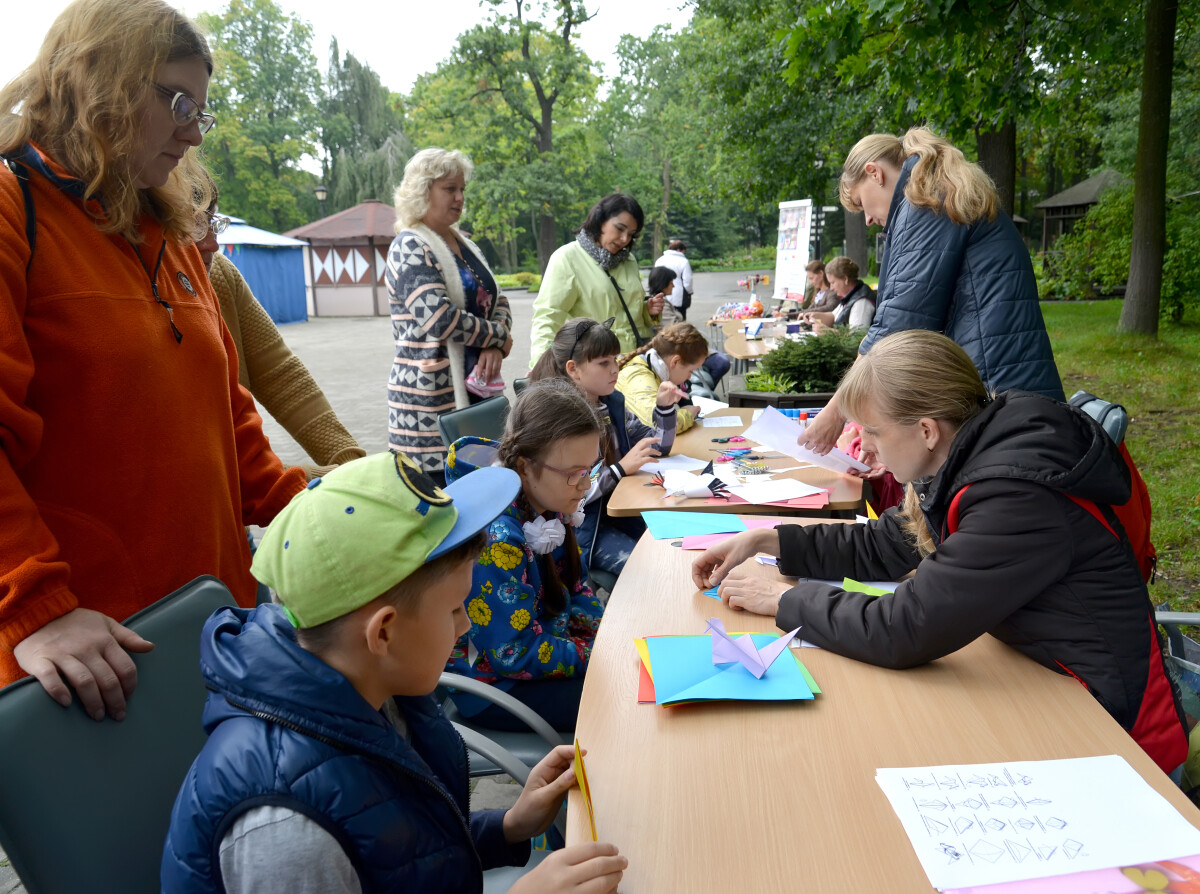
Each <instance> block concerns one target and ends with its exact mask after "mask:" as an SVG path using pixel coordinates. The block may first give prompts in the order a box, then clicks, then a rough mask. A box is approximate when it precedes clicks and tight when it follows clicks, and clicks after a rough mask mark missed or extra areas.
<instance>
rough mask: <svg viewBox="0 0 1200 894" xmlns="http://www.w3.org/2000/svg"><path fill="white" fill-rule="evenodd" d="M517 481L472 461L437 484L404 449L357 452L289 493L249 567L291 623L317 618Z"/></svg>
mask: <svg viewBox="0 0 1200 894" xmlns="http://www.w3.org/2000/svg"><path fill="white" fill-rule="evenodd" d="M520 488H521V479H520V478H519V477H518V476H517V473H516V472H513V471H511V470H509V469H501V468H482V469H476V470H475V471H473V472H471V473H470V474H469V475H465V476H463V477H462V478H460V479H458V480H457V481H455V482H454V483H453V484H451V485H449V486H448V487H447V488H446V489H445V490H443V489H441V488H439V487H438V486H437V485H435V484H434V483H433V480H432V479H431V478H430V477H429V476H428V475H427V474H425V473H424V472H422V471H421V470H420V468H418V467H417V465H416V464H415V463H414V462H413V461H412V460H410V459H409V458H408V457H406V456H404V455H403V454H398V453H380V454H376V455H374V456H368V457H364V458H363V459H358V460H354V461H353V462H349V463H346V464H345V465H342V466H339V467H338V468H336V469H334V470H333V471H332V472H330V473H329V474H328V475H325V476H324V477H323V478H316V479H313V480H312V481H310V482H309V484H308V487H307V488H306V489H305V490H303V491H301V492H300V493H299V494H297V495H296V496H295V497H293V498H292V501H291V502H290V503H288V505H287V506H285V507H284V508H283V510H282V511H281V512H280V513H279V514H278V515H277V516H275V520H274V521H273V522H271V525H270V527H268V528H267V531H266V533H265V534H264V535H263V539H262V543H261V544H259V547H258V551H257V552H256V553H255V554H254V564H253V565H252V566H251V568H250V570H251V571H252V572H253V573H254V576H255V577H256V578H257V579H258V580H260V581H262V582H263V583H264V584H267V585H268V586H270V587H271V588H272V589H274V590H275V592H276V594H278V597H279V601H280V603H281V604H282V605H283V607H284V611H285V612H286V613H287V616H288V618H289V619H290V620H291V622H292V623H293V624H294V625H295V626H297V627H301V628H308V627H316V626H317V625H319V624H324V623H325V622H327V621H332V620H333V619H334V618H340V617H341V616H342V615H345V614H349V613H350V612H352V611H354V610H355V609H358V608H361V607H362V606H364V605H366V604H367V603H368V602H370V601H371V600H373V599H376V598H377V597H379V596H381V595H383V594H384V593H385V592H387V591H388V590H389V589H391V588H392V587H394V586H395V585H396V584H398V583H400V582H401V581H402V580H404V579H405V578H407V577H408V576H409V575H410V574H412V573H413V572H414V571H416V570H417V569H418V568H420V567H421V566H422V565H424V564H425V563H426V562H429V561H432V560H433V559H436V558H438V557H439V556H442V555H445V554H446V553H448V552H450V551H451V550H452V549H454V548H455V547H457V546H459V545H461V544H463V543H465V542H466V541H468V540H470V539H471V538H472V537H474V536H475V535H476V534H477V533H479V532H480V531H482V530H484V529H485V528H486V527H487V526H488V525H490V524H491V523H492V521H494V520H495V518H496V517H497V516H498V515H500V513H502V512H503V511H504V510H505V509H506V508H507V507H508V506H509V505H510V504H511V503H512V501H513V500H515V499H516V497H517V493H518V491H519V490H520Z"/></svg>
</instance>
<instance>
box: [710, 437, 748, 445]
mask: <svg viewBox="0 0 1200 894" xmlns="http://www.w3.org/2000/svg"><path fill="white" fill-rule="evenodd" d="M745 441H746V439H745V438H743V437H742V436H741V435H730V436H729V437H728V438H713V439H712V442H713V443H714V444H743V443H745Z"/></svg>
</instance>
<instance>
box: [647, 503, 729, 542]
mask: <svg viewBox="0 0 1200 894" xmlns="http://www.w3.org/2000/svg"><path fill="white" fill-rule="evenodd" d="M642 521H644V522H645V523H646V527H648V528H649V529H650V534H651V536H652V537H653V538H654V539H655V540H672V539H674V538H676V537H690V536H691V535H692V534H738V533H741V532H742V531H744V530H746V523H745V522H744V521H742V520H741V519H740V518H738V517H737V516H736V515H734V514H733V513H730V512H671V511H665V510H654V511H651V512H643V513H642Z"/></svg>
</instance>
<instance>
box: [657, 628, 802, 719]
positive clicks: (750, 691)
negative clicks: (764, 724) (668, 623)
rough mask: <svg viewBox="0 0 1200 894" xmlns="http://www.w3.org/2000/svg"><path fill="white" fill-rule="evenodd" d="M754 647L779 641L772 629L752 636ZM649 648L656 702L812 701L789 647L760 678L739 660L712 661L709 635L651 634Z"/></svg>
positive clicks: (665, 703)
mask: <svg viewBox="0 0 1200 894" xmlns="http://www.w3.org/2000/svg"><path fill="white" fill-rule="evenodd" d="M753 637H754V642H755V644H756V645H760V646H764V645H767V644H768V643H770V641H771V640H773V639H775V638H776V636H775V634H773V633H755V634H753ZM646 648H647V649H648V650H649V653H650V667H651V669H652V673H653V675H654V700H655V702H657V703H658V704H660V705H670V704H674V703H676V702H689V701H712V700H717V699H735V700H741V701H800V700H811V699H812V698H813V697H814V696H813V691H812V689H810V688H809V686H808V683H807V682H806V680H805V675H804V673H803V672H802V671H801V669H800V665H799V664H798V663H797V661H796V659H795V657H794V656H793V655H792V650H791V649H784V650H783V654H781V655H780V656H779V657H778V658H776V659H775V661H774V662H773V663H772V664H771V666H770V667H769V668H767V672H766V673H765V674H763V676H762V678H761V679H756V678H755V676H754V674H752V673H750V671H748V670H746V668H745V667H744V666H742V665H741V664H713V652H712V637H711V636H648V637H646Z"/></svg>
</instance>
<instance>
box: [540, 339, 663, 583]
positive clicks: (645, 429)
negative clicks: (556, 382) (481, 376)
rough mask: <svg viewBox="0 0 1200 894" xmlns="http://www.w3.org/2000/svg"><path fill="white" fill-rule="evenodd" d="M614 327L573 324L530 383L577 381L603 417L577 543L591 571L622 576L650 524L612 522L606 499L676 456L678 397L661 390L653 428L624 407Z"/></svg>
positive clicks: (628, 520)
mask: <svg viewBox="0 0 1200 894" xmlns="http://www.w3.org/2000/svg"><path fill="white" fill-rule="evenodd" d="M612 322H613V321H612V320H611V319H610V320H606V321H605V322H604V323H597V322H596V321H595V320H589V319H588V318H586V317H580V318H578V319H575V320H568V321H567V324H566V325H565V326H563V327H562V329H560V330H558V335H556V336H555V337H554V341H553V342H552V343H551V344H550V348H549V350H547V351H546V353H545V354H543V355H542V359H541V360H539V361H538V362H537V364H536V365H535V366H534V368H533V372H532V373H530V378H531V379H532V380H533V381H534V382H538V381H541V380H543V379H549V378H553V377H557V378H560V379H565V380H567V381H570V382H573V383H574V384H575V387H577V388H578V389H579V390H580V391H581V392H583V396H584V397H585V398H587V401H588V403H589V404H591V405H592V407H593V408H594V409H595V410H596V412H597V414H598V415H599V416H600V421H601V422H602V423H603V425H604V431H603V433H602V434H601V435H600V446H601V449H602V451H603V453H604V459H603V462H602V463H601V466H600V471H599V474H598V475H596V476H595V477H594V478H593V480H592V486H591V489H590V490H589V491H588V493H587V496H586V497H585V498H584V520H583V523H582V524H581V525H580V526H579V527H578V528H577V529H576V532H575V536H576V538H577V539H578V540H579V544H580V547H581V549H582V550H583V555H584V558H585V561H586V562H587V566H588V567H589V568H600V569H601V570H603V571H607V572H609V573H611V574H620V573H621V572H622V571H623V570H624V568H625V562H626V560H628V558H629V554H630V553H631V552H633V547H634V545H635V544H636V543H637V541H638V538H639V537H641V536H642V534H643V533H645V531H646V525H645V523H644V522H643V521H642V520H641V517H640V516H639V517H636V518H633V517H630V518H615V517H613V516H610V515H609V514H608V512H607V511H606V510H607V506H608V497H609V495H610V494H612V492H613V491H614V490H615V489H616V487H617V483H618V482H619V481H620V480H621V479H622V478H624V477H625V476H626V475H632V474H634V473H635V472H637V471H639V470H640V469H641V468H642V466H644V465H646V463H648V462H651V461H652V460H654V459H656V458H658V457H659V456H666V455H667V454H669V453H670V452H671V447H672V445H673V444H674V443H675V422H676V419H677V418H678V412H677V411H676V407H675V402H676V401H677V400H679V395H678V393H677V391H678V389H677V388H676V386H674V385H672V384H671V383H670V382H663V383H662V384H661V385H659V392H660V393H659V395H658V400H657V401H656V402H655V406H654V417H653V420H652V421H653V425H646V423H644V422H642V421H641V420H640V419H638V418H637V416H635V415H634V414H633V412H632V411H631V410H629V409H628V408H627V407H626V406H625V398H624V396H623V395H622V394H621V392H620V391H617V390H616V388H617V354H618V352H619V349H620V345H619V343H618V342H617V337H616V336H615V335H613V334H612V329H611V326H612ZM664 404H665V405H666V406H665V407H664V406H663V405H664Z"/></svg>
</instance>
